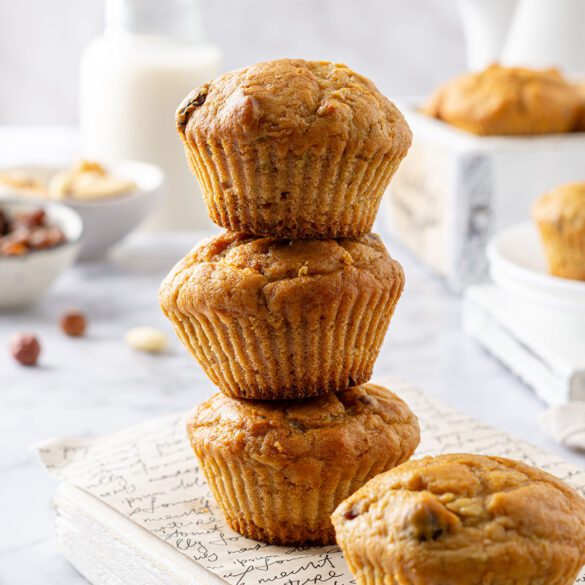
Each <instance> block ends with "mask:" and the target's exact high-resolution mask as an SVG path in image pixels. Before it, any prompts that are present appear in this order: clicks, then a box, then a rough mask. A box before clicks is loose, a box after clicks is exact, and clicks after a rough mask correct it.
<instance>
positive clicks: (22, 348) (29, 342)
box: [10, 333, 41, 366]
mask: <svg viewBox="0 0 585 585" xmlns="http://www.w3.org/2000/svg"><path fill="white" fill-rule="evenodd" d="M10 352H11V353H12V357H13V358H14V359H15V360H16V361H17V362H18V363H20V364H22V365H23V366H34V365H35V364H36V363H37V360H38V359H39V355H40V353H41V345H40V344H39V341H38V339H37V338H36V337H35V336H34V335H31V334H30V333H19V334H18V335H15V336H14V337H13V338H12V339H11V341H10Z"/></svg>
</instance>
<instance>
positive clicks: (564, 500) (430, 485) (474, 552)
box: [333, 454, 585, 585]
mask: <svg viewBox="0 0 585 585" xmlns="http://www.w3.org/2000/svg"><path fill="white" fill-rule="evenodd" d="M333 524H334V526H335V530H336V536H337V542H338V544H339V545H340V546H341V548H342V550H343V552H344V556H345V558H346V560H347V562H348V564H349V567H350V569H351V571H352V572H353V574H354V575H355V577H356V580H357V582H358V584H359V585H429V584H439V583H449V585H478V584H480V583H486V584H487V583H489V584H490V585H573V583H574V581H575V579H576V578H577V575H578V573H579V570H580V569H581V567H582V566H583V564H584V563H585V499H584V498H583V497H581V496H580V495H579V494H578V493H577V492H575V491H574V490H573V489H571V488H570V487H569V486H568V485H566V484H565V483H563V482H562V481H560V480H559V479H557V478H555V477H553V476H552V475H549V474H548V473H545V472H544V471H541V470H539V469H536V468H533V467H529V466H528V465H525V464H524V463H520V462H517V461H512V460H510V459H504V458H501V457H486V456H480V455H468V454H448V455H441V456H438V457H425V458H423V459H419V460H417V461H409V462H407V463H404V464H403V465H400V466H399V467H396V468H395V469H393V470H391V471H389V472H387V473H384V474H382V475H379V476H378V477H376V478H374V479H373V480H371V481H370V482H369V483H367V484H366V485H365V486H364V487H363V488H361V489H360V490H359V491H357V492H356V493H354V494H353V495H352V496H351V497H350V498H348V499H347V500H346V501H344V502H343V503H342V504H341V505H340V506H339V507H338V508H337V509H336V510H335V513H334V514H333Z"/></svg>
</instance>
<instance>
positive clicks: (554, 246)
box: [532, 183, 585, 280]
mask: <svg viewBox="0 0 585 585" xmlns="http://www.w3.org/2000/svg"><path fill="white" fill-rule="evenodd" d="M532 216H533V218H534V221H535V222H536V224H537V225H538V229H539V231H540V235H541V238H542V242H543V245H544V249H545V252H546V255H547V258H548V263H549V268H550V272H551V273H552V274H554V275H555V276H560V277H562V278H571V279H574V280H585V183H570V184H568V185H562V186H560V187H557V188H555V189H553V190H552V191H550V192H549V193H546V194H545V195H543V196H541V197H540V198H539V199H537V200H536V202H535V204H534V207H533V209H532Z"/></svg>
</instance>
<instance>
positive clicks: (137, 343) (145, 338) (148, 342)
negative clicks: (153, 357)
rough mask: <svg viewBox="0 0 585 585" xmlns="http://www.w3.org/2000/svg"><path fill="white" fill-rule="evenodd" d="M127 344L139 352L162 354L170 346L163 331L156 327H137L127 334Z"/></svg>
mask: <svg viewBox="0 0 585 585" xmlns="http://www.w3.org/2000/svg"><path fill="white" fill-rule="evenodd" d="M126 343H127V344H128V345H129V346H130V347H131V348H132V349H136V350H137V351H146V352H148V353H162V352H163V351H165V350H166V348H167V347H168V344H169V339H168V337H167V335H166V333H164V332H163V331H161V330H160V329H156V328H154V327H135V328H134V329H130V330H129V331H128V332H127V333H126Z"/></svg>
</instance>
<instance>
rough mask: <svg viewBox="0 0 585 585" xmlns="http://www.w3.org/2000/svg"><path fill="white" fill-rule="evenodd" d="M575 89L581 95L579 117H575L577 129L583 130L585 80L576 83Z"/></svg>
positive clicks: (584, 129)
mask: <svg viewBox="0 0 585 585" xmlns="http://www.w3.org/2000/svg"><path fill="white" fill-rule="evenodd" d="M577 91H578V92H579V95H580V96H581V111H580V112H579V117H578V119H577V131H578V132H585V81H582V82H581V83H580V84H579V85H577Z"/></svg>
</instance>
